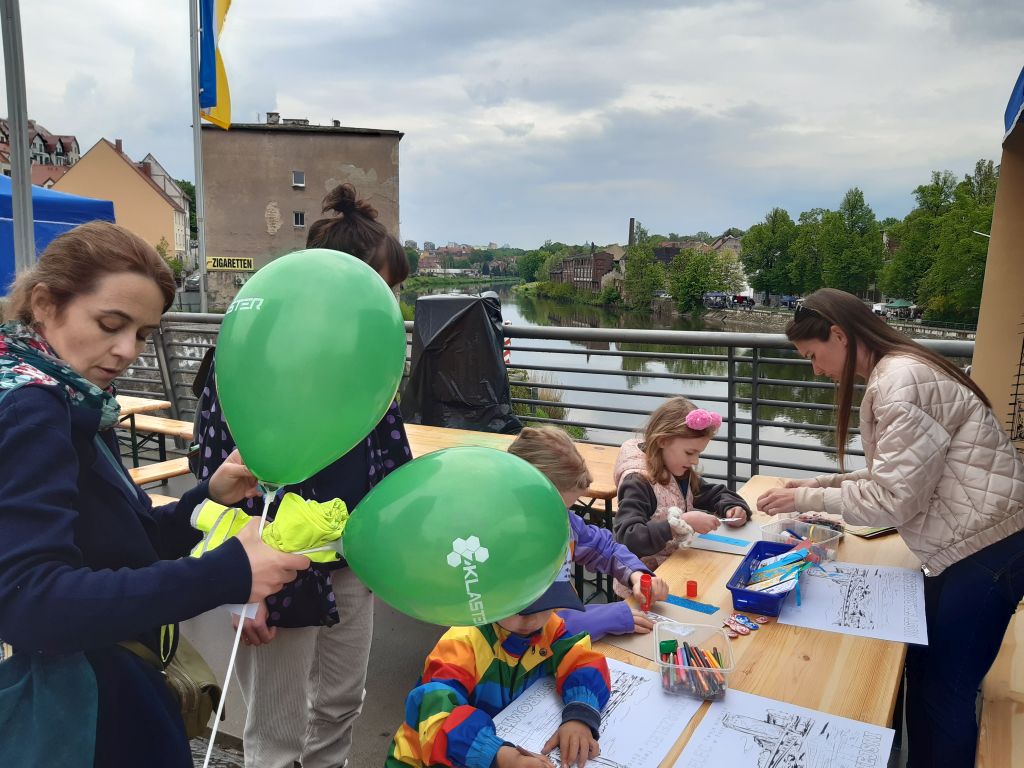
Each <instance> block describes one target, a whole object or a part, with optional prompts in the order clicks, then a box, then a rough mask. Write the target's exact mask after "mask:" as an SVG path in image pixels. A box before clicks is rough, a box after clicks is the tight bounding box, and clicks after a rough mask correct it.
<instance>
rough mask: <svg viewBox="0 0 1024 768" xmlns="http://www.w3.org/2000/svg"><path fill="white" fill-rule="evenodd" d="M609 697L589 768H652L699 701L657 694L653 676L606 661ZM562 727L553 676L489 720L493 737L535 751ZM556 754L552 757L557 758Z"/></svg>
mask: <svg viewBox="0 0 1024 768" xmlns="http://www.w3.org/2000/svg"><path fill="white" fill-rule="evenodd" d="M608 668H609V671H610V672H611V680H612V693H611V698H610V699H609V700H608V706H607V707H605V710H604V712H603V714H602V717H601V756H600V757H599V758H597V760H588V761H587V766H588V768H590V766H594V768H657V766H658V764H659V763H660V762H661V761H662V760H663V759H664V757H665V755H667V754H668V751H669V750H670V749H671V748H672V745H673V744H675V742H676V739H678V738H679V734H681V733H682V732H683V729H684V728H685V727H686V724H687V723H688V722H690V719H691V718H692V717H693V716H694V714H696V712H697V710H698V709H699V708H700V705H701V702H699V701H696V700H695V699H689V698H686V697H684V696H675V695H672V694H669V693H665V692H663V691H662V690H661V680H660V679H659V677H658V673H657V672H653V671H651V670H647V669H640V668H639V667H634V666H632V665H630V664H623V663H622V662H619V661H615V660H614V659H608ZM561 723H562V701H561V699H560V698H559V696H558V694H557V692H556V691H555V681H554V679H553V678H550V677H548V678H544V679H543V680H538V681H537V682H536V683H534V684H533V685H531V686H530V687H529V688H528V689H527V690H526V691H524V692H523V695H522V696H520V697H519V698H518V699H516V700H515V701H513V702H512V703H511V704H509V705H508V706H507V707H506V708H505V709H503V710H502V711H501V712H499V713H498V715H497V716H496V717H495V718H494V725H495V727H496V728H497V731H498V735H499V736H500V737H501V738H503V739H505V740H506V741H510V742H512V743H513V744H517V745H518V746H521V747H523V748H525V749H529V750H532V751H534V752H539V751H540V749H541V747H543V746H544V743H545V742H546V741H547V740H548V739H549V738H550V737H551V735H552V734H553V733H554V732H555V731H556V730H558V726H559V725H561ZM557 752H558V750H557V749H556V750H555V753H554V755H557Z"/></svg>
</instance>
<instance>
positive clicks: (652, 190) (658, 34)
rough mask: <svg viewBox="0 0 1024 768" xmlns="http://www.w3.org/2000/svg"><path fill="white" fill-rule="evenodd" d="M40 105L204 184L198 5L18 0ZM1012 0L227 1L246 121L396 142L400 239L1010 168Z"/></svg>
mask: <svg viewBox="0 0 1024 768" xmlns="http://www.w3.org/2000/svg"><path fill="white" fill-rule="evenodd" d="M21 14H22V25H23V29H24V37H25V58H26V62H25V63H26V69H27V71H28V78H27V83H28V101H29V114H30V115H31V116H32V117H34V118H36V119H37V120H39V121H40V122H41V123H43V124H44V125H45V126H46V127H48V128H49V129H50V130H53V131H55V132H59V133H74V134H76V135H77V136H78V138H79V142H80V143H81V144H82V146H83V150H84V149H86V148H88V147H90V146H91V145H92V144H93V143H94V142H95V141H96V140H97V139H98V138H100V137H101V136H106V137H107V138H111V139H113V138H116V137H120V138H122V139H124V141H125V150H126V151H127V152H128V153H129V154H130V155H131V156H133V157H142V156H144V155H145V154H146V153H147V152H150V151H151V152H153V153H154V154H155V155H156V156H157V158H159V159H160V160H161V162H163V163H164V164H165V165H166V166H167V167H168V169H169V170H170V171H171V172H172V173H174V174H176V175H178V176H180V177H185V178H189V179H191V178H192V177H193V169H192V148H191V129H190V123H191V119H190V118H191V113H190V106H189V99H190V96H189V57H188V6H187V3H186V2H184V0H178V2H174V1H173V0H160V1H158V0H134V1H133V2H124V0H119V1H118V2H114V1H113V0H75V1H74V2H72V0H22V2H21ZM1022 43H1024V3H1022V2H1021V0H984V1H982V2H975V1H973V0H834V1H831V2H829V1H827V0H763V1H756V0H735V1H733V0H721V1H720V2H714V1H712V0H708V1H705V0H689V1H686V2H669V1H668V0H618V1H617V2H612V1H611V0H516V1H515V2H494V1H493V0H492V1H490V2H487V1H485V2H481V1H480V0H474V1H473V2H470V1H469V0H442V2H435V3H427V2H423V1H422V0H375V1H373V2H370V1H368V0H347V1H345V0H303V2H292V3H289V2H282V1H281V0H234V3H233V6H232V9H231V12H230V14H229V16H228V21H227V26H226V29H225V33H224V36H223V38H222V50H223V54H224V57H225V60H226V62H227V66H228V76H229V79H230V83H231V91H232V100H233V115H234V119H235V120H236V121H239V122H254V121H255V120H256V119H257V116H258V115H259V116H262V115H265V113H266V112H267V111H268V110H270V111H278V112H281V113H282V116H284V117H306V118H309V119H311V120H312V121H313V122H321V123H328V122H329V121H330V120H331V119H338V120H340V121H341V123H342V124H343V125H349V126H360V127H372V128H388V129H396V130H400V131H403V132H404V133H405V138H404V139H403V140H402V144H401V171H400V173H401V216H402V232H401V235H402V237H403V238H412V239H415V240H418V241H422V240H424V239H428V240H434V241H435V242H437V243H439V244H440V243H446V242H448V241H450V240H453V241H458V242H467V243H474V244H478V243H487V242H488V241H495V242H498V243H499V244H502V243H510V244H512V245H514V246H519V247H525V248H532V247H536V246H537V245H539V244H540V243H542V242H543V241H544V240H546V239H552V240H561V241H564V242H584V241H590V240H594V241H597V242H598V243H609V242H616V241H624V239H625V237H626V230H627V226H628V220H629V217H630V216H635V217H637V218H638V219H640V220H641V221H642V222H643V223H644V224H645V225H646V226H647V227H648V229H650V230H651V231H658V232H663V233H667V232H669V231H675V232H680V233H691V232H696V231H698V230H707V231H709V232H712V233H718V232H720V231H722V230H724V229H725V228H727V227H730V226H739V227H743V228H746V227H748V226H750V225H751V224H752V223H754V222H756V221H757V220H759V219H760V218H762V217H763V216H764V214H765V212H766V211H767V210H768V209H769V208H771V207H772V206H775V205H781V206H782V207H784V208H786V209H788V210H789V211H790V213H792V214H793V216H794V218H795V217H796V216H797V215H798V214H799V213H800V211H803V210H806V209H808V208H811V207H816V206H821V207H836V206H837V205H838V203H839V200H840V199H841V197H842V195H843V193H844V192H845V191H846V189H848V188H849V187H851V186H854V185H856V186H859V187H860V188H861V189H863V190H864V192H865V194H866V196H867V199H868V202H869V203H870V204H871V205H872V206H873V207H874V209H875V212H876V213H877V214H878V215H879V217H880V218H881V217H883V216H888V215H893V216H903V215H905V214H906V213H907V211H908V210H909V209H910V207H911V203H912V198H911V192H912V190H913V188H914V187H915V186H916V185H918V184H920V183H923V182H925V181H927V179H928V177H929V173H930V171H932V170H935V169H949V170H952V171H954V172H955V173H957V174H958V175H960V174H963V173H966V172H967V171H969V170H970V169H971V168H972V167H973V164H974V161H975V160H977V159H978V158H981V157H985V158H991V159H995V160H997V161H998V158H999V151H1000V150H999V144H1000V139H1001V136H1002V115H1003V110H1004V108H1005V105H1006V100H1007V98H1008V96H1009V93H1010V89H1011V87H1012V86H1013V83H1014V81H1015V80H1016V77H1017V75H1018V73H1019V72H1020V69H1021V66H1022V65H1024V45H1022Z"/></svg>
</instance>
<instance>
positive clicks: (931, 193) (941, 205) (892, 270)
mask: <svg viewBox="0 0 1024 768" xmlns="http://www.w3.org/2000/svg"><path fill="white" fill-rule="evenodd" d="M979 183H981V180H979ZM956 188H957V179H956V176H954V175H953V174H952V173H951V172H950V171H932V175H931V181H930V182H929V183H928V184H922V185H920V186H919V187H917V188H916V189H915V190H914V199H915V201H916V202H917V205H916V207H915V208H914V210H912V211H911V212H910V213H908V214H907V216H906V217H905V218H904V219H903V221H901V222H899V223H898V224H896V225H895V226H893V227H892V228H891V230H889V229H887V230H886V232H887V236H888V237H889V239H890V243H891V244H892V245H891V247H893V248H894V252H893V254H892V256H891V257H889V259H888V260H887V261H886V263H885V265H884V266H883V267H882V269H881V270H880V273H879V279H878V287H879V288H880V289H881V290H882V292H883V293H885V294H886V295H888V296H893V297H898V298H906V299H910V300H912V301H913V300H915V299H917V298H918V293H919V288H920V285H921V281H922V280H923V279H924V276H925V275H926V274H928V270H930V269H931V267H932V264H934V263H935V255H936V252H937V250H938V244H939V243H938V239H937V237H936V232H937V231H938V229H939V226H940V220H941V219H942V217H943V216H945V215H946V213H948V212H949V210H950V208H952V206H953V201H954V198H955V193H956Z"/></svg>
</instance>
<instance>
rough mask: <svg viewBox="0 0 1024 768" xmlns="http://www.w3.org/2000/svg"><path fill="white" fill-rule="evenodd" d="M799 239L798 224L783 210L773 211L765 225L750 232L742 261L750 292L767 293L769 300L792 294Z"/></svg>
mask: <svg viewBox="0 0 1024 768" xmlns="http://www.w3.org/2000/svg"><path fill="white" fill-rule="evenodd" d="M796 235H797V226H796V224H795V223H793V219H792V218H791V217H790V215H789V214H788V213H787V212H786V211H784V210H783V209H782V208H772V210H770V211H769V212H768V213H767V214H766V215H765V217H764V221H763V222H761V223H759V224H755V225H754V226H752V227H751V228H750V229H749V230H747V233H746V234H745V235H744V236H743V240H742V243H743V251H742V253H741V255H740V259H741V260H742V262H743V268H744V269H745V270H746V272H747V276H748V277H749V278H750V287H751V288H753V289H754V290H755V291H765V292H766V293H768V294H769V296H770V295H771V294H780V293H787V292H789V291H790V290H791V288H792V283H793V281H792V278H791V277H790V275H789V262H790V260H791V259H792V246H793V241H794V240H796Z"/></svg>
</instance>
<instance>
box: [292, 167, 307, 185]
mask: <svg viewBox="0 0 1024 768" xmlns="http://www.w3.org/2000/svg"><path fill="white" fill-rule="evenodd" d="M292 186H293V187H296V188H298V187H302V188H304V187H305V186H306V172H305V171H292Z"/></svg>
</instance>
